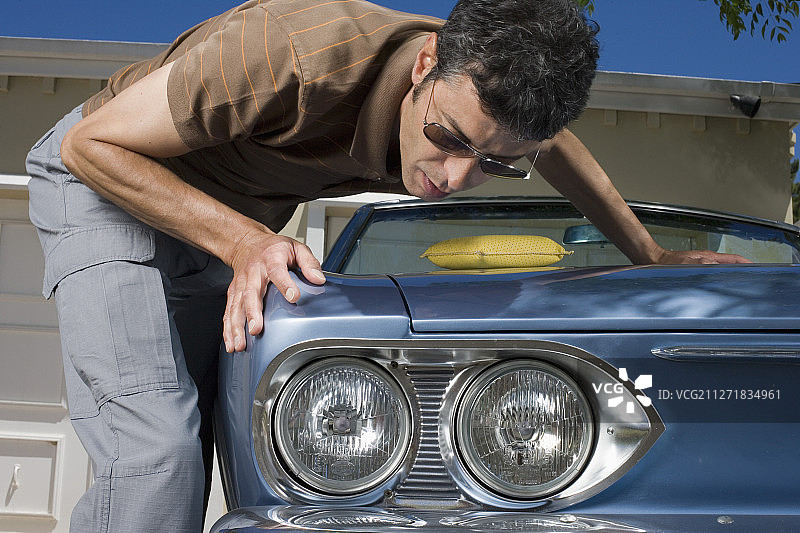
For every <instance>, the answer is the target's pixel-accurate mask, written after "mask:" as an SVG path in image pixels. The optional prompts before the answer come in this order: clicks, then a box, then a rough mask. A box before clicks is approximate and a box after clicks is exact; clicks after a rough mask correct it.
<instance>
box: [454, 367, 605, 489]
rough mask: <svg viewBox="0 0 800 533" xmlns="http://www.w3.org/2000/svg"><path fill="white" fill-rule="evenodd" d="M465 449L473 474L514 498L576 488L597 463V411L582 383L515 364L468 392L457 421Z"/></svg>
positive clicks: (492, 372)
mask: <svg viewBox="0 0 800 533" xmlns="http://www.w3.org/2000/svg"><path fill="white" fill-rule="evenodd" d="M456 438H457V448H458V450H459V451H460V453H461V457H462V460H463V462H464V464H465V466H466V467H467V469H468V470H469V471H470V472H471V473H472V475H473V476H474V477H475V478H477V480H478V481H480V482H481V483H482V484H483V485H485V486H486V487H487V488H489V489H490V490H492V491H493V492H495V493H497V494H499V495H501V496H504V497H508V498H514V499H533V498H540V497H543V496H547V495H550V494H554V493H556V492H557V491H559V490H561V489H562V488H564V487H565V486H566V485H568V484H569V483H570V482H571V481H572V480H573V479H574V478H575V477H576V476H577V475H578V474H579V473H580V471H581V469H582V467H583V466H584V464H585V463H586V461H587V460H588V458H589V452H590V451H591V447H592V442H593V440H594V425H593V422H592V413H591V409H590V407H589V404H588V402H587V401H586V398H585V396H584V395H583V393H582V392H581V390H580V389H579V387H578V386H577V385H576V383H575V382H574V381H573V380H572V379H571V378H570V377H569V376H568V375H567V374H566V373H564V372H562V371H561V370H559V369H557V368H556V367H554V366H552V365H548V364H545V363H541V362H537V361H508V362H505V363H501V364H498V365H495V366H493V367H490V368H489V369H487V370H486V371H484V372H483V373H482V374H480V375H479V376H478V377H477V378H476V379H475V380H474V381H473V382H472V383H471V384H470V385H469V386H468V388H467V391H466V393H465V394H464V396H463V398H462V401H461V402H460V404H459V408H458V412H457V415H456Z"/></svg>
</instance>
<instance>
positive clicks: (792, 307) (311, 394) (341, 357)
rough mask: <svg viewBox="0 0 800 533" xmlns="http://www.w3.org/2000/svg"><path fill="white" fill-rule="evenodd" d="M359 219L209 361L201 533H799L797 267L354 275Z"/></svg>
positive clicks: (597, 246)
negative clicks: (213, 490)
mask: <svg viewBox="0 0 800 533" xmlns="http://www.w3.org/2000/svg"><path fill="white" fill-rule="evenodd" d="M448 205H449V204H448ZM454 205H455V206H456V207H455V208H456V209H463V206H464V204H459V203H455V204H454ZM515 205H516V204H515ZM553 206H555V208H556V210H557V209H561V208H562V207H564V206H563V205H562V204H560V203H558V202H555V203H548V204H544V207H545V209H544V210H545V211H548V212H549V213H550V215H548V217H550V216H551V215H552V210H553V208H554V207H553ZM412 207H413V206H412ZM537 207H542V205H541V204H537ZM493 212H495V213H496V210H494V211H493ZM662 214H663V212H662ZM361 215H364V213H363V212H362V213H361ZM367 215H368V216H367V217H366V218H367V221H365V220H359V215H357V216H356V217H355V218H354V221H353V223H352V224H351V226H350V229H349V230H346V231H345V234H344V235H343V236H342V238H340V246H339V251H338V252H337V250H336V249H335V250H334V251H333V252H332V254H331V257H332V258H333V260H332V261H333V262H327V263H326V268H328V269H329V270H331V269H332V270H336V271H338V272H341V273H339V274H337V273H330V274H328V282H327V283H326V284H325V285H324V286H315V285H312V284H309V283H306V282H305V281H304V280H303V279H301V278H298V279H297V281H298V284H299V286H300V287H301V292H302V296H301V298H300V300H299V301H298V302H297V303H296V304H290V303H288V302H286V301H285V300H284V299H283V298H282V297H281V295H280V294H279V293H278V292H277V291H275V290H274V289H273V290H270V291H269V292H268V295H267V298H266V300H265V319H266V320H265V331H264V333H263V334H262V335H259V336H257V337H251V338H249V339H248V347H247V350H246V351H245V352H243V353H239V354H236V355H235V356H233V357H230V356H226V357H224V358H223V362H222V366H221V377H220V380H221V384H223V387H224V388H223V389H222V390H221V394H220V397H219V401H218V411H219V415H220V416H218V424H217V435H218V442H219V449H220V455H221V457H222V461H221V462H222V466H223V469H222V470H223V480H224V485H225V489H226V496H227V498H228V501H229V504H230V506H231V508H232V509H235V510H233V511H231V512H230V513H229V514H228V515H226V516H225V517H223V518H222V519H221V520H220V521H218V522H217V524H216V525H215V526H214V531H218V532H223V531H263V530H265V529H266V530H272V529H275V530H286V529H288V530H308V531H380V532H382V531H386V532H389V531H392V532H398V531H411V530H425V531H451V530H461V531H495V530H506V531H553V532H558V531H574V530H590V531H753V530H756V529H758V530H763V531H788V530H795V529H800V516H798V508H797V501H798V497H799V496H800V484H798V482H797V480H798V475H799V474H800V461H798V459H797V458H796V451H795V450H796V443H797V442H798V441H799V440H800V415H798V413H800V395H798V393H797V392H796V390H795V389H796V386H795V384H796V383H797V382H798V378H800V365H798V363H800V334H798V333H797V328H796V324H797V321H798V318H800V304H798V299H797V295H798V294H800V279H799V278H798V275H797V272H798V271H797V268H798V267H797V266H794V265H793V264H792V262H788V263H787V262H780V263H774V264H765V263H754V264H747V265H702V266H701V265H695V266H690V265H676V266H633V265H629V264H628V265H619V264H617V265H596V266H592V265H586V264H583V265H580V266H573V267H564V268H555V267H536V268H523V269H479V270H448V269H443V270H436V269H430V268H428V267H425V268H427V269H428V270H427V271H412V270H413V268H404V269H403V270H404V271H403V272H393V271H383V270H387V269H385V268H383V267H381V266H378V267H372V270H374V271H369V270H370V269H369V268H367V269H366V270H365V269H363V268H361V267H359V268H361V271H360V272H358V273H357V274H353V273H349V272H347V270H348V267H347V266H346V264H348V263H350V264H352V263H353V261H357V262H360V263H361V264H364V262H365V258H366V259H368V260H371V259H370V258H371V257H373V255H374V253H373V252H370V253H367V250H366V249H362V250H361V251H359V250H357V249H356V248H357V247H358V246H361V247H362V248H363V246H365V244H364V243H365V242H367V241H369V235H367V234H365V232H364V229H365V228H368V227H369V226H370V225H371V224H372V225H374V222H375V220H376V219H375V217H374V212H372V213H368V214H367ZM671 215H675V213H671ZM677 215H680V216H684V217H685V216H687V215H686V213H685V212H679V213H677ZM415 216H416V215H415ZM437 216H438V218H437V217H433V218H434V219H437V220H441V219H442V217H441V216H440V215H437ZM570 216H573V215H570ZM659 216H660V215H659ZM444 218H445V219H446V221H445V223H444V224H442V225H443V227H444V228H445V233H447V232H448V231H449V230H450V229H452V227H453V226H460V225H461V223H460V222H458V221H456V220H455V219H453V218H447V217H444ZM487 218H488V219H491V220H495V222H493V223H496V220H497V218H496V217H493V216H490V217H487ZM555 218H556V219H557V218H558V217H555ZM462 219H464V220H466V219H472V215H471V214H470V215H469V216H462V215H459V217H458V220H462ZM398 220H400V221H401V222H402V223H403V224H404V225H405V226H404V227H405V229H407V230H408V231H409V232H410V233H413V232H414V228H411V227H409V225H413V224H412V222H409V217H408V216H405V215H404V216H401V217H399V218H398ZM548 220H550V218H548ZM693 220H694V219H693ZM370 221H371V222H370ZM573 222H574V221H570V222H569V223H568V224H566V225H567V226H568V230H567V231H564V232H563V234H564V235H571V236H572V237H568V238H564V239H562V240H564V241H568V242H567V244H570V245H572V246H573V247H575V248H578V247H580V246H581V245H584V244H586V245H588V246H589V247H593V248H592V249H591V250H588V249H587V250H586V251H585V253H584V256H585V258H589V259H583V260H587V261H593V260H594V259H592V258H596V257H597V254H596V252H597V251H598V250H603V249H605V247H606V246H607V243H605V242H603V241H602V238H598V237H596V236H595V237H591V232H587V231H586V230H585V229H580V230H575V229H569V228H575V227H577V226H582V224H577V225H576V224H574V223H573ZM693 223H694V222H693ZM513 225H514V226H519V225H520V224H519V223H518V221H515V222H514V224H513ZM539 225H540V226H542V227H551V225H552V224H550V222H547V223H545V224H542V223H540V224H539ZM420 227H422V225H421V226H420ZM688 227H691V224H688V223H686V222H685V221H684V222H682V228H684V229H685V228H688ZM387 229H391V228H387ZM562 230H563V228H562V227H559V229H558V232H559V234H561V233H562ZM425 231H427V227H426V229H425ZM542 231H543V230H542V228H541V227H540V228H539V230H538V232H539V233H542ZM681 231H683V230H681ZM737 231H738V230H737ZM748 231H749V230H748ZM782 231H784V232H788V234H789V237H786V239H789V240H791V238H794V237H793V236H792V235H794V234H792V231H791V228H782ZM675 233H676V234H677V235H678V237H677V238H680V239H683V240H686V239H687V238H688V237H687V235H688V234H687V233H685V232H683V233H681V232H675ZM387 234H392V235H395V237H392V238H393V239H397V236H396V235H397V231H396V230H392V231H388V232H387ZM576 235H579V238H576V237H575V236H576ZM587 235H588V236H589V237H590V238H587ZM743 235H744V234H743V233H741V232H739V233H738V234H737V235H736V238H737V239H738V240H736V241H735V242H736V243H737V245H742V242H743V241H745V242H746V241H749V242H750V246H751V248H758V249H759V250H760V249H761V248H760V247H762V243H761V242H760V241H759V242H758V243H753V241H754V240H758V239H753V238H752V236H751V238H749V239H745V238H744V236H743ZM444 236H445V237H449V236H450V235H444ZM440 237H441V236H436V237H435V238H433V240H436V239H439V238H440ZM692 238H694V237H692ZM403 239H404V242H405V241H407V240H408V236H407V235H404V236H403ZM412 240H419V239H416V238H414V239H412ZM429 240H430V239H429ZM587 240H588V241H592V242H590V243H587V242H585V241H587ZM578 241H581V242H580V243H579V242H578ZM717 241H718V242H721V241H725V238H724V237H723V238H722V239H717ZM774 241H775V239H774V238H772V240H770V239H764V242H766V243H770V242H774ZM725 242H726V246H730V245H731V243H732V242H734V241H733V240H731V239H727V241H725ZM383 244H386V243H385V242H384V243H383ZM383 244H381V246H383ZM428 244H430V243H428V242H427V241H426V242H425V243H424V246H422V247H421V249H419V248H420V245H419V243H415V245H414V246H415V248H414V250H415V251H414V254H416V257H418V256H419V255H420V252H421V251H423V250H425V247H426V246H427V245H428ZM703 244H707V242H705V243H703ZM763 246H767V245H763ZM776 246H777V245H776ZM780 246H781V247H783V246H787V245H786V243H783V242H781V243H780ZM402 247H403V246H401V245H397V244H396V243H391V242H390V243H389V245H388V246H387V249H392V250H396V249H398V248H402ZM745 248H746V247H745ZM418 249H419V250H418ZM342 250H344V252H342ZM781 250H782V251H781ZM781 250H778V251H776V250H773V249H772V248H770V250H768V251H767V252H764V253H766V254H771V255H775V254H778V255H780V254H784V255H785V254H786V253H787V252H786V250H785V249H783V248H781ZM401 253H403V254H405V255H408V254H406V253H405V252H401ZM579 253H581V252H580V251H579ZM791 253H794V252H791ZM337 257H339V258H340V260H339V263H338V266H337V265H336V263H335V260H336V258H337ZM416 257H415V259H414V260H415V261H416ZM342 258H343V259H342ZM377 260H378V261H382V260H383V259H377ZM367 262H368V261H367ZM331 265H333V266H331ZM343 265H345V266H343ZM419 270H424V269H419Z"/></svg>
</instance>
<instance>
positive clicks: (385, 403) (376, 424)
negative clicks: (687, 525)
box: [275, 358, 411, 494]
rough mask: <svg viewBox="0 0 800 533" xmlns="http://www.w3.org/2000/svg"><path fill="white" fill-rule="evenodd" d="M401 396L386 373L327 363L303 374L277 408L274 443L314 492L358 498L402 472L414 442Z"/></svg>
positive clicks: (350, 362)
mask: <svg viewBox="0 0 800 533" xmlns="http://www.w3.org/2000/svg"><path fill="white" fill-rule="evenodd" d="M410 425H411V417H410V412H409V406H408V401H407V400H406V398H405V395H404V394H403V391H402V389H401V388H400V386H399V385H398V384H397V382H396V380H395V379H394V378H392V376H391V375H389V374H388V373H387V372H386V371H385V370H383V369H382V368H380V367H378V366H376V365H372V364H370V363H368V362H366V361H362V360H359V359H351V358H328V359H325V360H322V361H319V362H316V363H312V364H310V365H309V366H307V367H305V368H303V369H301V370H300V371H299V372H297V373H296V374H295V375H294V376H292V378H291V379H289V381H288V382H287V384H286V387H285V388H284V389H283V391H282V392H281V394H280V395H279V397H278V399H277V401H276V410H275V442H276V444H277V448H278V452H279V454H280V455H281V458H282V460H283V462H284V464H285V465H286V466H287V467H288V470H289V471H291V472H294V473H295V474H296V475H297V477H298V478H299V479H300V480H301V481H303V482H305V483H306V484H307V485H308V486H309V487H310V488H311V489H313V490H316V491H320V492H325V493H331V494H355V493H358V492H364V491H367V490H369V489H371V488H373V487H375V486H376V485H379V484H380V483H382V482H384V481H385V480H386V479H388V478H389V477H391V475H392V474H393V473H394V472H395V471H396V470H397V468H398V467H399V465H400V464H401V463H402V461H403V458H404V456H405V455H406V453H407V451H408V448H409V443H410V440H411V428H410Z"/></svg>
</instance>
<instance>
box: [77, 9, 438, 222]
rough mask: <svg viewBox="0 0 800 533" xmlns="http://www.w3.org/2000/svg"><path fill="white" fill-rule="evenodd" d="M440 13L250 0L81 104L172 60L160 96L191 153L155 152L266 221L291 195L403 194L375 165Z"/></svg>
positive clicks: (382, 161) (287, 208)
mask: <svg viewBox="0 0 800 533" xmlns="http://www.w3.org/2000/svg"><path fill="white" fill-rule="evenodd" d="M441 23H442V21H441V20H439V19H436V18H432V17H425V16H419V15H412V14H408V13H402V12H399V11H394V10H391V9H387V8H384V7H380V6H377V5H375V4H371V3H369V2H366V1H363V0H335V1H320V0H251V1H248V2H245V3H244V4H242V5H240V6H238V7H236V8H233V9H231V10H229V11H227V12H226V13H223V14H222V15H219V16H217V17H214V18H212V19H209V20H207V21H205V22H203V23H201V24H199V25H197V26H195V27H194V28H192V29H190V30H188V31H186V32H184V33H183V34H182V35H181V36H180V37H178V39H176V40H175V42H173V43H172V44H171V45H170V46H169V48H168V49H167V50H165V51H164V52H163V53H162V54H160V55H159V56H157V57H155V58H153V59H152V60H149V61H143V62H140V63H136V64H133V65H130V66H129V67H127V68H125V69H122V70H120V71H118V72H117V73H115V74H114V75H113V76H112V77H111V78H110V80H109V83H108V86H107V87H106V88H105V89H104V90H103V91H101V92H100V93H98V94H97V95H95V96H93V97H92V98H90V99H89V100H88V101H87V102H86V103H85V104H84V108H83V109H84V110H83V113H84V115H88V114H90V113H91V112H92V111H94V110H95V109H97V108H98V107H99V106H101V105H102V104H103V103H104V102H106V101H108V100H109V99H111V98H113V96H114V95H115V94H118V93H119V92H120V91H122V90H124V89H125V88H126V87H128V86H130V85H131V84H132V83H133V82H134V81H136V80H137V79H140V78H142V77H143V76H146V75H147V74H148V73H149V72H151V71H153V70H154V69H156V68H158V67H160V66H161V65H164V64H166V63H169V62H173V61H174V62H175V64H174V66H173V68H172V71H171V73H170V77H169V81H168V86H167V94H168V98H169V106H170V111H171V113H172V120H173V122H174V124H175V127H176V128H177V130H178V133H179V134H180V136H181V138H182V139H183V140H184V142H185V143H186V144H187V145H188V146H189V147H190V148H191V149H192V151H191V152H189V153H188V154H186V155H183V156H180V157H176V158H169V159H164V160H161V162H162V163H163V164H164V165H166V166H167V167H168V168H170V169H171V170H173V171H174V172H175V173H176V174H178V175H179V176H180V177H181V178H182V179H184V180H185V181H186V182H188V183H190V184H192V185H194V186H195V187H197V188H199V189H201V190H204V191H206V192H207V193H209V194H211V195H212V196H214V197H215V198H217V199H219V200H220V201H222V202H224V203H226V204H228V205H230V206H231V207H233V208H234V209H237V210H238V211H240V212H242V213H244V214H245V215H247V216H250V217H252V218H254V219H256V220H259V221H260V222H263V223H264V224H266V225H267V226H269V227H270V228H272V229H273V230H276V231H277V230H278V229H280V228H281V227H283V225H284V224H285V223H286V222H287V221H288V219H289V217H291V215H292V213H293V212H294V208H295V207H296V205H297V204H298V203H300V202H304V201H307V200H310V199H314V198H320V197H326V196H341V195H345V194H352V193H356V192H364V191H369V190H384V191H386V190H394V191H396V192H404V190H403V187H402V183H401V182H400V180H399V170H395V171H394V172H392V170H391V169H387V168H386V167H387V164H386V161H387V155H388V149H389V143H390V140H391V139H390V138H391V134H392V127H393V123H394V120H395V117H396V115H397V112H398V110H399V107H400V102H401V101H402V99H403V97H404V96H405V94H406V93H407V92H408V90H409V89H410V87H411V68H412V66H413V64H414V59H415V57H416V55H417V52H419V50H420V49H421V48H422V45H423V44H424V42H425V39H426V38H427V36H428V34H429V33H430V32H432V31H436V30H437V29H438V28H439V27H440V25H441Z"/></svg>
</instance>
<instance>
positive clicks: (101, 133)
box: [61, 64, 325, 352]
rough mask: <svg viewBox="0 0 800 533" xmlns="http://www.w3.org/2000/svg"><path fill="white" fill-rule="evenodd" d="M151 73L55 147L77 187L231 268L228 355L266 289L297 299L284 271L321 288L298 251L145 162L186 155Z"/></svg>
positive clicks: (314, 266)
mask: <svg viewBox="0 0 800 533" xmlns="http://www.w3.org/2000/svg"><path fill="white" fill-rule="evenodd" d="M171 67H172V64H168V65H165V66H164V67H162V68H160V69H158V70H156V71H155V72H153V73H151V74H150V75H148V76H147V77H145V78H143V79H142V80H140V81H138V82H136V83H135V84H134V85H132V86H131V87H129V88H128V89H126V90H125V91H123V92H122V93H120V94H119V95H117V96H116V97H114V99H113V100H111V101H110V102H108V103H107V104H105V105H104V106H103V107H101V108H100V109H98V110H97V111H95V112H94V113H92V114H91V115H89V116H88V117H86V118H85V119H83V120H82V121H81V122H79V123H78V124H77V125H75V126H74V127H73V128H72V129H71V130H70V131H69V132H68V134H67V135H66V136H65V138H64V141H63V143H62V145H61V157H62V159H63V160H64V164H65V165H66V166H67V168H68V169H69V170H70V172H72V173H73V174H74V175H75V176H76V177H77V178H78V179H80V180H81V182H83V183H84V184H86V185H87V186H88V187H90V188H91V189H93V190H94V191H96V192H97V193H98V194H100V195H102V196H104V197H106V198H108V199H109V200H111V201H112V202H114V203H115V204H116V205H118V206H120V207H121V208H122V209H124V210H126V211H128V212H129V213H131V214H132V215H133V216H135V217H136V218H138V219H139V220H141V221H143V222H145V223H146V224H149V225H150V226H152V227H154V228H156V229H159V230H161V231H163V232H165V233H167V234H169V235H171V236H173V237H176V238H178V239H181V240H183V241H185V242H188V243H190V244H192V245H194V246H196V247H197V248H200V249H202V250H204V251H206V252H208V253H211V254H213V255H215V256H217V257H219V258H220V259H222V260H223V261H224V262H225V263H226V264H227V265H229V266H230V267H231V268H233V281H232V282H231V285H230V287H229V289H228V303H227V307H226V309H225V316H224V318H223V340H224V342H225V347H226V350H227V351H228V352H232V351H234V350H236V351H239V350H243V349H244V348H245V344H246V342H245V336H244V334H243V333H244V330H243V327H244V325H245V323H247V324H248V328H249V331H250V333H252V334H258V333H260V332H261V330H262V328H263V315H262V305H263V304H262V300H263V297H264V294H265V292H266V289H267V285H268V283H269V282H270V281H271V282H272V283H274V284H275V286H276V287H277V288H278V289H279V290H280V291H281V293H282V294H283V295H284V296H285V297H286V299H287V300H288V301H290V302H294V301H296V300H297V298H298V297H299V296H300V292H299V290H298V288H297V285H296V284H295V283H294V282H293V281H292V280H291V278H290V276H289V272H288V268H293V267H297V268H300V269H301V270H302V272H303V274H304V275H305V277H306V278H307V279H308V280H309V281H311V282H313V283H318V284H321V283H324V281H325V278H324V276H323V274H322V272H321V271H320V264H319V261H317V260H316V259H315V258H314V256H313V254H312V253H311V251H310V250H309V249H308V248H307V247H306V246H305V245H303V244H301V243H299V242H297V241H295V240H293V239H289V238H287V237H283V236H280V235H276V234H275V233H273V232H272V231H270V230H269V228H267V227H266V226H264V225H263V224H260V223H258V222H256V221H254V220H252V219H250V218H248V217H246V216H244V215H242V214H240V213H238V212H237V211H235V210H233V209H231V208H229V207H228V206H226V205H224V204H223V203H221V202H219V201H217V200H215V199H214V198H212V197H211V196H209V195H207V194H205V193H203V192H202V191H200V190H198V189H196V188H194V187H192V186H190V185H188V184H187V183H185V182H184V181H183V180H181V179H180V178H179V177H178V176H177V175H175V174H174V173H172V172H170V171H169V170H167V169H166V168H165V167H164V166H162V165H160V164H158V163H157V162H156V161H154V160H153V159H151V157H174V156H178V155H181V154H184V153H187V152H188V151H189V148H188V147H187V146H186V145H185V144H184V142H183V141H182V140H181V138H180V135H179V134H178V132H177V130H176V129H175V126H174V124H173V122H172V115H171V113H170V110H169V104H168V101H167V78H168V76H169V71H170V69H171Z"/></svg>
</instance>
